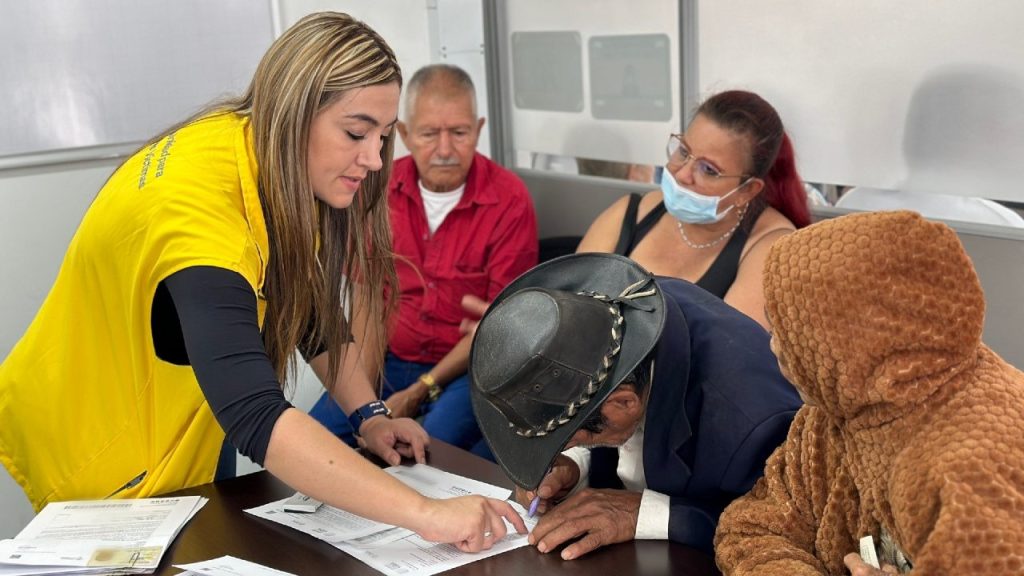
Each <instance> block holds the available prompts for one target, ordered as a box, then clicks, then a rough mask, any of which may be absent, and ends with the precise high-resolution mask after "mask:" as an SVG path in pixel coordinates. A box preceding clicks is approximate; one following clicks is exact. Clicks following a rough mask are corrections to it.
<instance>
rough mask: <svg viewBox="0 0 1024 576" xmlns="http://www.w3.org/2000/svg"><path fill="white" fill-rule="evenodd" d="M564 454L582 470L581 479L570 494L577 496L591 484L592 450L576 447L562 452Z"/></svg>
mask: <svg viewBox="0 0 1024 576" xmlns="http://www.w3.org/2000/svg"><path fill="white" fill-rule="evenodd" d="M562 454H564V455H565V456H568V457H569V459H570V460H572V461H573V462H575V463H576V466H578V467H579V469H580V479H579V481H578V482H576V485H575V486H573V488H572V490H570V491H569V494H575V493H577V492H579V491H580V490H582V489H583V488H586V487H587V485H588V484H589V483H590V449H589V448H582V447H580V446H575V447H573V448H569V449H568V450H566V451H565V452H562ZM569 494H567V495H566V496H568V495H569Z"/></svg>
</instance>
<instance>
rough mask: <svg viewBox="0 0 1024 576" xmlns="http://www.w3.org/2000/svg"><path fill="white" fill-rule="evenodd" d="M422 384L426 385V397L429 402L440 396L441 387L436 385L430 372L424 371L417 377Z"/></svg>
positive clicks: (435, 400)
mask: <svg viewBox="0 0 1024 576" xmlns="http://www.w3.org/2000/svg"><path fill="white" fill-rule="evenodd" d="M417 380H419V381H420V382H423V385H424V386H426V387H427V398H428V399H429V400H430V401H431V402H437V399H438V398H440V397H441V387H440V386H438V385H437V381H436V380H434V377H433V376H431V375H430V372H424V373H423V374H420V377H419V378H417Z"/></svg>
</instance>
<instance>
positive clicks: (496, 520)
mask: <svg viewBox="0 0 1024 576" xmlns="http://www.w3.org/2000/svg"><path fill="white" fill-rule="evenodd" d="M428 506H429V509H428V512H427V513H425V514H422V515H421V517H422V518H423V520H424V522H423V526H419V527H412V529H413V530H415V531H416V533H417V534H419V535H420V536H421V537H422V538H423V539H424V540H429V541H431V542H447V543H451V544H454V545H455V547H456V548H458V549H459V550H462V551H463V552H479V551H481V550H486V549H488V548H490V547H491V546H493V545H494V543H495V542H497V541H498V540H501V539H502V538H504V537H505V534H506V533H507V530H506V528H505V522H504V521H503V520H502V518H505V519H507V520H508V521H509V522H511V523H512V526H514V527H515V529H516V532H519V533H520V534H526V523H525V522H523V519H522V518H521V517H520V516H519V514H517V513H516V511H515V509H514V508H512V505H511V504H509V503H508V502H505V501H502V500H495V499H493V498H484V497H483V496H460V497H458V498H448V499H445V500H428Z"/></svg>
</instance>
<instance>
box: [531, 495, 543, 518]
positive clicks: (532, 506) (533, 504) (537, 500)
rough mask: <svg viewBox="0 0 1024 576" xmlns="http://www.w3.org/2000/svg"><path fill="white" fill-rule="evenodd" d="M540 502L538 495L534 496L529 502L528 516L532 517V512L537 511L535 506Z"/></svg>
mask: <svg viewBox="0 0 1024 576" xmlns="http://www.w3.org/2000/svg"><path fill="white" fill-rule="evenodd" d="M539 504H540V496H534V497H533V502H530V512H529V514H528V516H529V517H530V518H533V516H534V514H536V513H537V506H538V505H539Z"/></svg>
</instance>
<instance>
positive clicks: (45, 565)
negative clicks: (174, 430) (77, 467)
mask: <svg viewBox="0 0 1024 576" xmlns="http://www.w3.org/2000/svg"><path fill="white" fill-rule="evenodd" d="M206 501H207V499H206V498H202V497H200V496H184V497H180V498H145V499H139V500H84V501H77V502H54V503H51V504H49V505H47V506H46V508H43V511H42V512H40V513H39V514H38V515H37V516H36V517H35V518H34V519H32V522H30V523H29V525H28V526H26V527H25V529H24V530H22V531H21V533H19V534H18V535H17V536H15V537H14V539H13V540H0V576H22V575H30V574H95V573H104V574H108V573H118V574H147V573H150V572H154V571H155V570H156V568H157V566H158V565H159V564H160V558H162V557H163V555H164V551H166V550H167V547H168V546H169V545H170V543H171V541H172V540H174V538H175V537H176V536H177V535H178V533H179V532H180V531H181V528H182V527H183V526H184V525H185V523H186V522H188V521H189V520H190V519H191V518H192V517H193V516H195V514H196V512H198V511H199V509H200V508H202V507H203V505H204V504H206Z"/></svg>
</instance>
